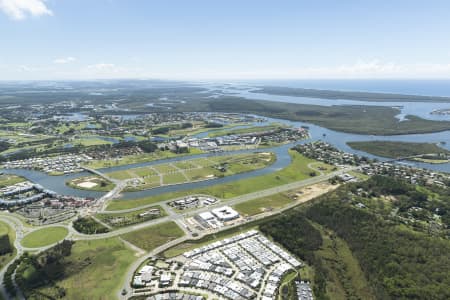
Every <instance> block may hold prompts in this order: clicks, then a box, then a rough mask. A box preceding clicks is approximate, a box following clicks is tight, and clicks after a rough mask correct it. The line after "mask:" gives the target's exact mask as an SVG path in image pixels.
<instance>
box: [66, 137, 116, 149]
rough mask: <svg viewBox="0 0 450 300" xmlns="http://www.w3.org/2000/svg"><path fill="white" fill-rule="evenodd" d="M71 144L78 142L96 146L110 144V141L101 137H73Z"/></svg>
mask: <svg viewBox="0 0 450 300" xmlns="http://www.w3.org/2000/svg"><path fill="white" fill-rule="evenodd" d="M73 144H75V145H77V144H80V145H83V146H85V147H87V146H98V145H110V144H112V143H111V142H110V141H105V140H103V139H101V138H96V137H92V138H80V139H75V140H73Z"/></svg>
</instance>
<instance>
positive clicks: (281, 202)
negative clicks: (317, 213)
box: [233, 194, 292, 216]
mask: <svg viewBox="0 0 450 300" xmlns="http://www.w3.org/2000/svg"><path fill="white" fill-rule="evenodd" d="M291 202H292V199H290V198H289V197H288V196H287V195H285V194H276V195H272V196H269V197H264V198H259V199H255V200H250V201H246V202H242V203H239V204H236V205H235V206H234V207H233V208H234V209H236V210H237V211H238V212H239V213H240V214H241V215H248V216H253V215H257V214H259V213H262V212H264V211H270V210H273V209H278V208H282V207H283V206H286V205H287V204H289V203H291Z"/></svg>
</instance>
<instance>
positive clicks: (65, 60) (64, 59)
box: [53, 56, 77, 65]
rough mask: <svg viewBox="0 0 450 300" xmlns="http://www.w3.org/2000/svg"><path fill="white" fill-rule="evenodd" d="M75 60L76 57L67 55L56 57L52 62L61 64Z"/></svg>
mask: <svg viewBox="0 0 450 300" xmlns="http://www.w3.org/2000/svg"><path fill="white" fill-rule="evenodd" d="M76 60H77V59H76V58H75V57H72V56H68V57H62V58H56V59H55V60H53V63H54V64H58V65H63V64H68V63H71V62H74V61H76Z"/></svg>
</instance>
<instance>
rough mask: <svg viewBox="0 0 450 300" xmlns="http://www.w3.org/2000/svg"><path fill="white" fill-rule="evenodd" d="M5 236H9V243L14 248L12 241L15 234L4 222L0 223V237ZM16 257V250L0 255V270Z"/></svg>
mask: <svg viewBox="0 0 450 300" xmlns="http://www.w3.org/2000/svg"><path fill="white" fill-rule="evenodd" d="M5 234H7V235H8V236H9V242H10V244H11V246H12V247H13V248H14V241H15V239H16V232H15V231H14V230H13V229H12V228H11V227H9V225H8V224H6V223H5V222H2V221H0V236H2V235H5ZM15 255H16V249H14V251H13V252H12V253H8V254H5V255H0V269H2V268H3V267H4V266H6V265H7V264H8V263H9V262H10V261H11V260H12V259H13V258H14V256H15Z"/></svg>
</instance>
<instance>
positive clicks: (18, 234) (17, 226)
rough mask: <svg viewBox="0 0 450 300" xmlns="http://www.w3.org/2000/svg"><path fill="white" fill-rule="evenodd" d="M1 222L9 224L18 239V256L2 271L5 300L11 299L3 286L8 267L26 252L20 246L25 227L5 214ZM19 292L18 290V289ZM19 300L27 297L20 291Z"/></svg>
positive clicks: (0, 271) (15, 241)
mask: <svg viewBox="0 0 450 300" xmlns="http://www.w3.org/2000/svg"><path fill="white" fill-rule="evenodd" d="M0 220H2V221H3V222H5V223H6V224H8V225H9V226H10V227H11V228H12V229H13V230H15V231H16V239H15V240H14V247H15V248H16V251H17V252H16V256H15V257H14V258H13V259H12V260H11V261H10V262H9V263H8V264H7V265H6V266H4V267H3V269H1V270H0V280H1V281H0V293H1V294H2V296H3V299H9V295H8V294H7V292H6V289H5V286H4V285H3V277H4V276H5V273H6V270H7V269H8V267H9V266H10V265H11V264H12V263H13V262H14V261H15V260H16V259H17V258H18V257H20V256H21V255H22V254H23V252H24V250H23V248H22V245H21V244H20V241H21V240H22V238H23V236H24V231H25V230H24V226H23V224H22V222H21V221H20V220H18V219H16V218H15V217H10V216H7V215H5V214H2V215H1V216H0ZM13 277H14V276H13ZM17 290H18V289H17ZM17 298H18V299H25V297H24V296H23V295H22V293H21V292H20V290H19V291H18V294H17Z"/></svg>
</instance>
